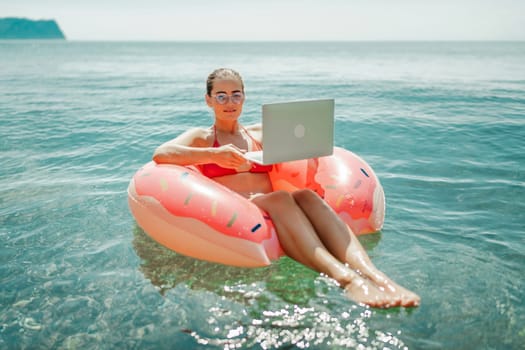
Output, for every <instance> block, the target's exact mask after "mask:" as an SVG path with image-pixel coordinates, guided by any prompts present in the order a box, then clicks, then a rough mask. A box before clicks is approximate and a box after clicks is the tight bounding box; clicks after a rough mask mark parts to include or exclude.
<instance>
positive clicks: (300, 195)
mask: <svg viewBox="0 0 525 350" xmlns="http://www.w3.org/2000/svg"><path fill="white" fill-rule="evenodd" d="M292 196H293V198H294V199H295V200H296V201H297V202H298V203H301V202H303V203H304V202H307V203H312V202H319V201H322V198H321V197H319V195H318V194H317V193H316V192H315V191H312V190H310V189H308V188H305V189H301V190H297V191H295V192H294V193H293V194H292Z"/></svg>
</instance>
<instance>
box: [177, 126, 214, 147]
mask: <svg viewBox="0 0 525 350" xmlns="http://www.w3.org/2000/svg"><path fill="white" fill-rule="evenodd" d="M212 138H213V131H212V130H211V129H210V128H203V127H194V128H191V129H188V130H186V131H185V132H183V133H182V134H181V135H179V136H177V137H176V138H175V139H174V140H173V141H174V142H176V143H180V144H185V145H188V146H197V147H204V146H207V145H208V144H209V143H210V139H212Z"/></svg>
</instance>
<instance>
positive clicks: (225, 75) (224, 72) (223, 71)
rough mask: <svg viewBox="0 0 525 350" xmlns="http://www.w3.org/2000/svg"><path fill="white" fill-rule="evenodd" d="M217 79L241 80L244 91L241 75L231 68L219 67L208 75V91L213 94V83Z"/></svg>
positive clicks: (209, 94)
mask: <svg viewBox="0 0 525 350" xmlns="http://www.w3.org/2000/svg"><path fill="white" fill-rule="evenodd" d="M216 79H234V80H239V81H240V82H241V86H242V92H244V82H243V81H242V77H241V75H240V74H239V73H238V72H237V71H235V70H233V69H231V68H218V69H216V70H214V71H213V72H211V73H210V75H208V79H207V80H206V93H207V94H208V96H211V91H212V90H213V83H214V81H215V80H216Z"/></svg>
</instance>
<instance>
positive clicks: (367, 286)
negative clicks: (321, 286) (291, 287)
mask: <svg viewBox="0 0 525 350" xmlns="http://www.w3.org/2000/svg"><path fill="white" fill-rule="evenodd" d="M252 201H253V202H254V203H255V204H256V205H257V206H258V207H260V208H261V209H262V210H264V211H266V212H267V213H268V214H269V215H270V217H271V218H272V221H273V223H274V226H275V228H276V231H277V234H278V236H279V241H280V243H281V246H282V247H283V249H284V251H285V252H286V254H287V255H288V256H290V257H291V258H293V259H295V260H297V261H299V262H300V263H302V264H304V265H306V266H308V267H310V268H312V269H314V270H316V271H318V272H321V273H325V274H327V275H328V276H330V277H332V278H334V279H335V280H336V281H337V282H339V284H340V285H341V286H342V287H344V288H345V289H346V290H347V292H348V293H349V294H350V297H351V298H352V299H354V300H356V301H357V302H362V303H365V304H368V305H371V306H375V307H390V306H398V305H399V304H400V301H399V300H398V299H396V298H393V297H392V296H391V295H389V294H387V293H384V292H383V291H380V290H379V289H378V288H377V287H376V286H375V285H374V284H373V283H371V281H369V280H368V279H364V278H362V277H361V276H359V274H357V273H356V272H355V271H353V270H352V269H350V268H348V267H347V266H346V265H345V264H343V263H342V262H341V261H339V260H338V259H337V258H336V257H334V256H333V255H332V254H331V253H330V252H329V251H328V250H327V249H326V247H325V246H324V244H323V242H321V240H320V239H319V236H318V235H317V233H316V230H315V228H314V227H313V225H312V223H311V222H310V220H309V219H308V217H307V216H306V215H305V213H304V212H303V210H302V209H301V208H300V207H299V206H298V205H297V203H296V201H295V199H294V198H293V197H292V195H290V194H289V193H287V192H282V191H278V192H272V193H269V194H265V195H262V196H258V197H255V198H253V199H252Z"/></svg>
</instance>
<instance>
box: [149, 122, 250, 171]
mask: <svg viewBox="0 0 525 350" xmlns="http://www.w3.org/2000/svg"><path fill="white" fill-rule="evenodd" d="M208 135H209V133H208V131H207V130H205V129H200V128H194V129H190V130H188V131H186V132H184V133H183V134H181V135H180V136H178V137H176V138H174V139H173V140H171V141H168V142H165V143H163V144H162V145H160V146H159V147H157V149H156V150H155V152H154V153H153V160H154V161H155V162H156V163H158V164H166V163H168V164H177V165H198V164H207V163H216V164H218V165H220V166H222V167H224V168H233V169H237V168H239V167H241V166H243V165H245V164H246V159H245V158H244V156H243V152H242V151H241V150H240V149H239V148H238V147H236V146H234V145H231V144H228V145H224V146H220V147H210V146H209V141H208V140H207V136H208Z"/></svg>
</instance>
